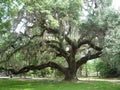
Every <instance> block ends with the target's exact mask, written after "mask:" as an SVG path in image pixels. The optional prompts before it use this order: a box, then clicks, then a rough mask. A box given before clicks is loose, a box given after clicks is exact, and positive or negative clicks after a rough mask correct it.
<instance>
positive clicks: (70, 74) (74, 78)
mask: <svg viewBox="0 0 120 90" xmlns="http://www.w3.org/2000/svg"><path fill="white" fill-rule="evenodd" d="M64 80H65V81H77V80H78V78H77V76H76V73H73V72H72V71H67V72H66V73H65V78H64Z"/></svg>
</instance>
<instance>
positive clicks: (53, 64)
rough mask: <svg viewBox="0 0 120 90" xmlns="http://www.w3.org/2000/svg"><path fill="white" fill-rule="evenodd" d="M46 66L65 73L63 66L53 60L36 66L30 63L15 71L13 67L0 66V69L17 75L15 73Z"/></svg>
mask: <svg viewBox="0 0 120 90" xmlns="http://www.w3.org/2000/svg"><path fill="white" fill-rule="evenodd" d="M47 67H51V68H54V69H58V70H59V71H61V72H63V73H65V68H63V67H62V66H60V65H58V64H56V63H55V62H48V63H45V64H41V65H38V66H34V65H30V66H26V67H23V68H21V69H20V70H18V71H16V70H15V69H6V68H3V67H1V68H0V70H4V71H10V72H11V73H12V74H14V75H17V74H20V73H26V72H29V71H30V70H41V69H44V68H47Z"/></svg>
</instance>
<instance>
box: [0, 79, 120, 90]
mask: <svg viewBox="0 0 120 90" xmlns="http://www.w3.org/2000/svg"><path fill="white" fill-rule="evenodd" d="M0 90H120V83H110V82H102V81H100V82H98V81H97V82H95V81H94V82H87V81H86V82H85V81H81V82H79V83H75V82H74V83H72V82H71V83H69V82H60V81H55V80H15V79H0Z"/></svg>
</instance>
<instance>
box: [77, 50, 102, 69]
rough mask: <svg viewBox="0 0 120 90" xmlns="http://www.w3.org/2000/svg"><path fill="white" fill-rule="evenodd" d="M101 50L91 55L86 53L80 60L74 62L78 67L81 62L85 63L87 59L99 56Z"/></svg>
mask: <svg viewBox="0 0 120 90" xmlns="http://www.w3.org/2000/svg"><path fill="white" fill-rule="evenodd" d="M101 54H102V52H101V51H100V52H97V53H95V54H92V55H86V56H85V57H82V58H81V59H80V60H78V61H77V62H76V65H77V68H79V67H80V66H81V65H82V64H84V63H86V62H87V61H88V60H92V59H96V58H99V57H100V55H101Z"/></svg>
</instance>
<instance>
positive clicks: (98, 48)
mask: <svg viewBox="0 0 120 90" xmlns="http://www.w3.org/2000/svg"><path fill="white" fill-rule="evenodd" d="M84 44H88V45H89V46H90V47H91V48H93V49H95V50H97V51H101V50H102V48H101V47H98V46H96V45H94V44H93V43H92V42H91V41H89V40H84V41H82V42H79V41H78V48H80V47H81V46H82V45H84Z"/></svg>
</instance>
